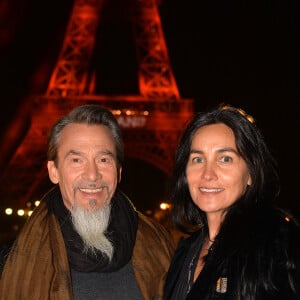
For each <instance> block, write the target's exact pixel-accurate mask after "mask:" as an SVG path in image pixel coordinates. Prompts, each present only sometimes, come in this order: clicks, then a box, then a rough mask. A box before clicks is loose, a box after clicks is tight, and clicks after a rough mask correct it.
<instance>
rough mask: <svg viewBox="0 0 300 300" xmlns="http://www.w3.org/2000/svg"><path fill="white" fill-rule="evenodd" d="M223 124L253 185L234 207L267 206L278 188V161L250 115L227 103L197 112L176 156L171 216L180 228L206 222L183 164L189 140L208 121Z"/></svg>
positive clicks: (187, 151) (182, 137)
mask: <svg viewBox="0 0 300 300" xmlns="http://www.w3.org/2000/svg"><path fill="white" fill-rule="evenodd" d="M219 123H222V124H225V125H226V126H228V127H229V128H231V129H232V131H233V133H234V137H235V142H236V147H237V150H238V152H239V154H240V155H241V157H242V158H243V159H244V160H245V162H246V164H247V167H248V170H249V173H250V176H251V179H252V184H251V186H249V187H248V189H247V191H246V193H245V195H243V196H242V197H241V198H240V199H239V200H238V201H237V204H236V205H233V206H232V207H230V208H229V209H228V212H227V214H228V213H229V212H230V210H234V209H235V206H240V205H243V207H247V208H248V209H250V210H251V208H253V207H254V206H265V205H269V204H270V203H271V202H272V201H273V200H274V199H275V198H276V197H277V196H278V195H279V191H280V184H279V176H278V171H277V163H276V161H275V160H274V158H273V156H272V155H271V153H270V151H269V149H268V147H267V146H266V143H265V140H264V137H263V136H262V133H261V131H260V130H259V129H258V128H257V127H256V125H255V123H254V119H253V117H251V116H250V115H247V114H246V113H245V112H244V111H243V110H242V109H239V108H235V107H232V106H230V105H224V104H222V105H220V106H219V107H218V108H216V109H213V110H210V111H207V112H199V113H197V114H196V115H195V116H194V118H193V119H192V120H191V121H190V123H189V124H188V125H187V127H186V129H185V131H184V132H183V134H182V136H181V138H180V141H179V146H178V148H177V151H176V155H175V164H174V170H173V179H172V181H173V184H172V185H171V186H172V189H173V190H172V196H171V198H172V217H173V221H174V223H175V225H176V226H177V227H178V228H180V229H183V230H184V229H186V228H187V226H186V225H188V226H196V225H205V224H206V217H205V214H204V213H203V212H202V211H201V210H200V209H199V208H198V207H197V206H196V205H195V204H194V202H193V201H192V199H191V196H190V193H189V189H188V184H187V179H186V166H187V162H188V159H189V155H190V149H191V144H192V140H193V138H194V135H195V133H196V131H197V130H198V129H199V128H201V127H203V126H206V125H210V124H219Z"/></svg>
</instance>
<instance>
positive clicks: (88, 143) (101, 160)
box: [47, 124, 122, 210]
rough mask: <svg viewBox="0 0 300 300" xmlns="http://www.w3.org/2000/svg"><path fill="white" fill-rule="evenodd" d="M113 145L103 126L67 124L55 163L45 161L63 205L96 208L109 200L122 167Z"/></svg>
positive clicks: (107, 130)
mask: <svg viewBox="0 0 300 300" xmlns="http://www.w3.org/2000/svg"><path fill="white" fill-rule="evenodd" d="M116 156H117V155H116V148H115V143H114V140H113V137H112V135H111V133H110V131H109V129H108V128H107V127H106V126H103V125H86V124H69V125H67V126H66V127H65V128H64V129H63V130H62V133H61V137H60V140H59V145H58V163H57V166H55V164H54V161H48V165H47V167H48V173H49V177H50V179H51V181H52V182H53V183H54V184H57V183H58V184H59V187H60V190H61V193H62V198H63V201H64V204H65V206H66V207H67V208H68V209H69V210H72V207H73V206H74V205H75V204H76V206H78V207H81V208H83V209H87V210H96V209H99V208H101V207H102V206H103V205H104V204H107V203H109V202H110V200H111V198H112V196H113V194H114V192H115V190H116V187H117V184H118V181H119V180H120V178H121V171H122V170H121V168H118V167H117V159H116Z"/></svg>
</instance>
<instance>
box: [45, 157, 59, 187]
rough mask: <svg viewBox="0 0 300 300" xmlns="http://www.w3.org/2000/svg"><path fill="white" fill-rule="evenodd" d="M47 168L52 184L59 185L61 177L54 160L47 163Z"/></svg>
mask: <svg viewBox="0 0 300 300" xmlns="http://www.w3.org/2000/svg"><path fill="white" fill-rule="evenodd" d="M47 168H48V174H49V178H50V180H51V181H52V183H54V184H57V183H58V182H59V176H58V172H57V168H56V167H55V163H54V161H53V160H49V161H48V162H47Z"/></svg>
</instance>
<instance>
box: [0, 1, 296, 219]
mask: <svg viewBox="0 0 300 300" xmlns="http://www.w3.org/2000/svg"><path fill="white" fill-rule="evenodd" d="M114 1H115V3H116V10H115V16H114V17H113V16H112V18H111V19H112V20H113V21H116V20H122V19H123V18H126V16H124V15H122V14H124V12H123V11H122V10H118V9H117V8H118V3H119V1H121V0H114ZM61 2H63V3H64V4H62V3H61ZM240 2H246V1H232V0H229V1H218V0H217V1H201V0H194V1H191V0H186V1H179V0H163V1H162V4H161V5H160V12H161V18H162V22H163V28H164V32H165V38H166V42H167V45H168V49H169V55H170V59H171V64H172V67H173V70H174V73H175V77H176V79H177V83H178V87H179V90H180V94H181V96H182V98H193V99H195V110H196V111H198V110H204V109H206V108H208V107H211V106H215V105H217V104H218V103H220V102H226V103H230V104H233V105H237V106H239V107H241V108H243V109H244V110H246V111H247V112H248V113H249V114H251V115H253V116H254V118H255V119H256V121H257V124H258V126H259V127H260V128H261V129H262V131H263V133H264V135H265V137H266V141H267V143H268V144H269V146H270V148H271V151H272V152H273V154H274V156H275V157H276V158H277V160H278V162H279V166H280V176H281V180H282V195H281V201H282V206H284V207H286V208H288V209H290V210H291V212H292V213H294V214H296V215H299V216H300V199H298V198H299V196H298V192H297V188H296V187H297V186H298V185H299V168H300V164H299V146H298V143H299V136H300V134H299V130H300V117H299V113H298V110H299V109H298V105H299V104H298V102H299V99H300V93H299V87H300V60H299V53H300V51H299V50H300V47H299V45H298V43H299V40H300V17H299V16H300V10H299V7H298V6H299V5H298V4H297V2H299V1H296V0H295V1H283V0H282V1H277V0H272V1H271V0H269V1H264V0H261V1H255V0H254V1H248V2H250V3H248V4H241V3H240ZM71 5H72V1H70V0H68V1H61V0H52V1H48V2H47V3H46V2H44V1H38V0H2V3H1V5H0V43H1V44H0V46H1V48H0V51H1V52H0V54H1V56H0V66H1V68H0V79H1V86H0V87H1V91H2V97H1V98H2V99H1V100H2V102H1V103H2V109H1V112H0V114H1V120H0V121H1V124H0V125H1V128H3V130H2V132H3V131H4V130H5V128H6V126H7V124H8V123H9V122H10V121H11V120H12V119H13V116H14V113H15V112H16V111H17V107H18V106H19V105H20V103H21V102H22V99H23V97H24V96H25V95H27V94H29V93H31V92H34V93H43V91H45V88H46V87H47V80H48V78H49V75H50V74H51V67H52V66H53V63H54V62H55V59H56V56H57V54H58V53H59V50H60V45H61V41H62V39H63V36H64V28H65V25H66V23H67V21H68V14H69V12H70V8H71ZM112 13H113V12H112ZM113 21H111V22H112V23H111V24H110V25H111V27H108V28H106V29H105V30H107V31H109V30H112V31H113V33H114V34H115V35H116V34H117V33H120V31H121V29H120V28H118V27H117V25H114V24H113ZM126 37H127V35H126V34H124V35H122V37H119V38H118V37H116V38H115V39H114V41H113V42H111V44H110V45H111V46H112V45H118V43H122V44H123V47H122V48H120V47H113V48H114V50H115V51H117V50H120V49H123V54H124V55H125V54H126V51H129V50H130V48H131V47H132V45H131V41H130V42H129V40H130V38H128V41H127V40H126ZM114 43H115V44H114ZM110 50H112V48H111V49H110ZM115 51H110V52H109V51H108V52H105V50H103V51H102V52H101V51H100V52H99V53H102V56H104V55H107V54H108V53H110V55H111V56H113V59H112V62H110V63H109V67H110V68H112V67H115V68H116V71H115V72H114V73H113V74H107V76H106V77H105V75H104V78H106V81H105V80H104V81H103V82H104V83H105V84H104V85H105V87H103V89H104V91H105V88H106V89H107V90H114V86H110V83H109V79H110V76H111V77H112V78H116V77H119V78H122V77H123V78H127V79H126V80H128V78H129V77H130V76H126V72H127V75H128V74H131V73H132V71H130V70H129V68H130V66H129V65H128V64H129V63H128V62H129V61H130V60H129V59H126V58H124V57H123V56H122V55H118V54H117V53H116V52H115ZM127 54H128V53H127ZM107 60H108V57H106V61H107ZM126 63H127V65H126ZM123 64H124V65H123ZM99 66H102V67H103V68H104V69H105V65H104V64H102V65H101V64H99ZM130 72H131V73H130ZM123 83H124V82H123ZM124 86H126V87H128V86H130V84H129V82H126V84H123V88H124ZM119 87H122V85H120V86H119ZM114 92H119V91H118V90H117V89H115V90H114ZM122 92H123V93H124V92H126V91H122ZM129 92H130V89H129ZM3 142H5V141H3ZM138 164H139V163H137V170H141V169H142V168H143V166H138ZM139 168H140V169H139ZM159 176H161V175H159ZM150 185H151V183H150V184H148V186H150ZM151 189H153V187H152V186H151Z"/></svg>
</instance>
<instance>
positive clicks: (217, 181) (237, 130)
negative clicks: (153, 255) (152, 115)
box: [164, 105, 300, 300]
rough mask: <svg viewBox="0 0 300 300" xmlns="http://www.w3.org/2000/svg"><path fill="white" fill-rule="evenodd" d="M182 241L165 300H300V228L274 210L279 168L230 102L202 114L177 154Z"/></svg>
mask: <svg viewBox="0 0 300 300" xmlns="http://www.w3.org/2000/svg"><path fill="white" fill-rule="evenodd" d="M173 175H174V176H173V185H172V189H173V190H172V217H173V221H174V223H175V225H176V226H177V227H178V228H179V229H181V230H182V231H183V232H185V233H188V234H190V237H187V238H185V239H182V240H181V241H179V243H178V246H177V250H176V252H175V254H174V256H173V260H172V262H171V266H170V269H169V272H168V275H167V280H166V285H165V293H164V299H165V300H167V299H172V300H183V299H198V300H199V299H230V300H245V299H247V300H252V299H253V300H254V299H255V300H258V299H260V300H267V299H274V300H275V299H289V300H292V299H300V231H299V227H298V225H297V223H296V220H294V219H293V218H292V216H289V215H288V214H287V213H285V212H283V211H282V210H280V209H279V208H277V207H276V206H275V202H276V201H277V198H278V196H279V191H280V183H279V176H278V171H277V163H276V161H275V160H274V158H273V156H272V155H271V153H270V151H269V149H268V147H267V146H266V143H265V141H264V138H263V135H262V133H261V131H260V130H259V129H258V128H257V126H256V125H255V122H254V119H253V118H252V117H251V116H250V115H247V114H246V113H245V112H244V111H243V110H241V109H239V108H235V107H232V106H229V105H221V106H220V107H218V108H217V109H213V110H210V111H208V112H204V113H198V114H196V115H195V117H194V119H193V120H191V122H190V123H189V124H188V126H187V128H186V130H185V131H184V132H183V134H182V136H181V140H180V142H179V146H178V149H177V152H176V156H175V165H174V173H173Z"/></svg>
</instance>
